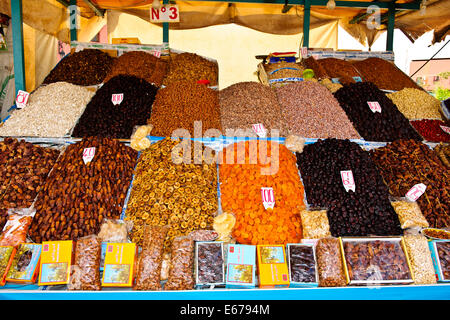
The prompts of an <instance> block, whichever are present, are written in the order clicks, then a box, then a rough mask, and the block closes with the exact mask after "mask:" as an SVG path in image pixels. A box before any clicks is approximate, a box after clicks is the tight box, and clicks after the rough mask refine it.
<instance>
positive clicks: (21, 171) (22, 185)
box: [0, 138, 59, 230]
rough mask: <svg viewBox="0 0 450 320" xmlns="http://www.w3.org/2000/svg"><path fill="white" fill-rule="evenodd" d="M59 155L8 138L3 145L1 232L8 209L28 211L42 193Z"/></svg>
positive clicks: (0, 159) (0, 146) (0, 144)
mask: <svg viewBox="0 0 450 320" xmlns="http://www.w3.org/2000/svg"><path fill="white" fill-rule="evenodd" d="M58 155H59V151H58V150H56V149H52V148H45V147H40V146H37V145H33V144H32V143H30V142H26V141H24V140H17V139H13V138H5V139H4V140H3V141H2V142H0V163H1V166H0V230H1V229H2V228H3V226H4V225H5V223H6V221H7V209H9V208H28V207H30V206H31V205H32V204H33V201H34V200H35V198H36V196H37V195H38V194H39V192H40V191H41V190H42V188H43V186H44V182H45V180H46V178H47V176H48V173H49V172H50V170H51V169H52V167H53V165H54V164H55V162H56V159H57V158H58Z"/></svg>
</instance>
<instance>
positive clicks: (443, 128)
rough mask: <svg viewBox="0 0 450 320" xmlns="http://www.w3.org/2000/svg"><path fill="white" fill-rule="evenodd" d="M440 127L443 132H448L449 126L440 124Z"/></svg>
mask: <svg viewBox="0 0 450 320" xmlns="http://www.w3.org/2000/svg"><path fill="white" fill-rule="evenodd" d="M440 127H441V129H442V130H443V131H444V132H445V133H448V134H450V127H446V126H440Z"/></svg>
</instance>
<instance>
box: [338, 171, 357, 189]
mask: <svg viewBox="0 0 450 320" xmlns="http://www.w3.org/2000/svg"><path fill="white" fill-rule="evenodd" d="M341 179H342V184H343V185H344V188H345V191H347V192H348V190H352V191H353V192H355V191H356V185H355V179H353V172H352V171H351V170H343V171H341Z"/></svg>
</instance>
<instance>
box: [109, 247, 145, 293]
mask: <svg viewBox="0 0 450 320" xmlns="http://www.w3.org/2000/svg"><path fill="white" fill-rule="evenodd" d="M136 253H137V246H136V244H135V243H111V242H108V244H107V246H106V254H105V264H104V266H103V277H102V286H103V287H131V286H132V285H133V280H134V272H135V258H136Z"/></svg>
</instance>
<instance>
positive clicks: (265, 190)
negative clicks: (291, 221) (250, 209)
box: [261, 187, 275, 210]
mask: <svg viewBox="0 0 450 320" xmlns="http://www.w3.org/2000/svg"><path fill="white" fill-rule="evenodd" d="M261 198H262V202H263V206H264V209H266V210H267V208H270V209H273V207H275V194H274V193H273V188H270V187H262V188H261Z"/></svg>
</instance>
